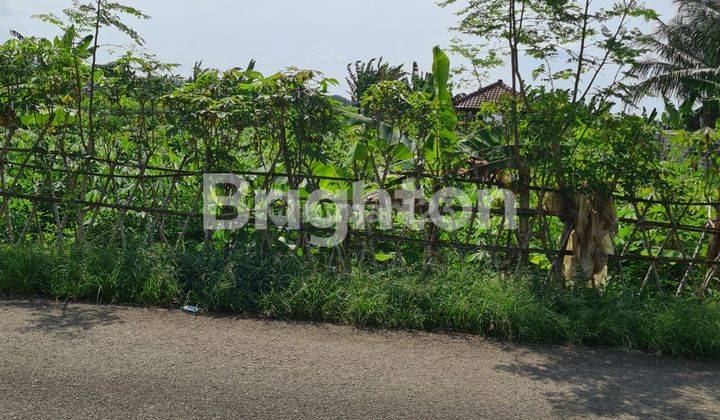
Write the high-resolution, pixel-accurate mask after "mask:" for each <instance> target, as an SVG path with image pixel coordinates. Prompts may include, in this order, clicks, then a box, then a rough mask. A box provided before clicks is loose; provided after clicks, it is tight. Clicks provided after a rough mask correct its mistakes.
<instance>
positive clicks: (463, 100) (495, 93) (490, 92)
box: [455, 80, 513, 111]
mask: <svg viewBox="0 0 720 420" xmlns="http://www.w3.org/2000/svg"><path fill="white" fill-rule="evenodd" d="M512 94H513V90H512V89H511V88H510V87H509V86H508V85H506V84H505V83H503V81H502V80H498V81H497V82H495V83H493V84H490V85H487V86H485V87H482V88H480V89H478V90H476V91H475V92H473V93H470V94H467V95H464V96H458V97H456V98H455V109H457V110H458V111H477V110H479V109H480V106H481V105H482V104H483V103H485V102H497V101H498V100H499V99H500V98H501V97H502V96H504V95H512Z"/></svg>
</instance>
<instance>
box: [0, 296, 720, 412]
mask: <svg viewBox="0 0 720 420" xmlns="http://www.w3.org/2000/svg"><path fill="white" fill-rule="evenodd" d="M0 416H2V417H33V418H35V417H41V418H69V417H103V418H108V417H112V418H121V417H122V418H126V417H132V418H135V417H146V418H150V417H152V418H158V417H159V418H177V417H180V418H187V417H222V418H227V417H243V418H278V417H283V418H287V417H301V418H306V417H313V418H316V417H322V418H329V417H331V418H337V417H343V418H345V417H350V418H370V417H372V418H379V417H383V418H384V417H406V418H417V417H422V418H428V417H443V418H457V417H493V418H508V417H513V418H517V417H519V418H538V417H543V418H544V417H568V416H573V417H574V416H592V417H636V416H639V417H648V416H666V417H720V364H718V363H709V362H689V361H677V360H672V359H667V358H661V357H656V356H650V355H642V354H635V353H627V352H622V351H618V350H605V349H587V348H566V347H556V346H524V345H516V344H504V343H498V342H495V341H490V340H486V339H482V338H480V337H468V336H458V335H454V336H451V335H441V334H425V333H404V332H385V331H368V330H359V329H356V328H351V327H343V326H333V325H314V324H306V323H286V322H270V321H263V320H255V319H241V318H228V317H225V318H219V317H218V318H215V317H203V316H191V315H187V314H185V313H182V312H179V311H170V310H162V309H146V308H130V307H117V306H95V305H84V304H70V305H69V306H68V307H67V309H66V310H65V311H63V309H62V305H60V304H57V303H55V302H50V301H43V300H0Z"/></svg>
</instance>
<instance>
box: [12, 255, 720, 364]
mask: <svg viewBox="0 0 720 420" xmlns="http://www.w3.org/2000/svg"><path fill="white" fill-rule="evenodd" d="M621 286H622V285H617V284H616V285H615V287H611V288H610V289H609V290H607V291H606V292H605V293H603V294H600V293H597V292H595V291H592V290H577V291H569V290H564V289H562V288H559V287H554V286H552V285H548V284H547V283H546V281H545V279H544V278H543V279H538V278H534V277H532V276H528V277H526V278H524V279H520V280H518V279H513V278H512V277H504V276H503V275H502V274H499V273H496V272H494V271H492V270H489V269H483V268H478V267H476V266H475V267H470V266H464V265H462V264H454V263H446V264H442V265H440V266H439V267H436V268H434V269H433V270H432V272H430V273H425V274H423V273H422V270H421V269H419V268H417V267H413V266H402V265H396V266H387V267H383V266H371V267H367V266H363V265H360V264H356V265H354V268H351V269H350V270H349V271H348V272H337V271H335V270H332V269H329V268H327V261H325V260H324V261H320V260H319V259H314V258H305V259H300V258H296V257H291V256H289V255H288V254H287V253H267V254H265V253H259V252H256V251H254V250H253V248H252V247H248V248H247V249H245V250H236V251H234V252H232V253H230V254H223V253H219V252H216V251H213V250H206V249H203V250H199V251H196V250H193V251H186V252H183V253H180V254H179V255H178V254H176V253H175V252H172V251H171V250H168V249H165V248H162V247H152V248H149V249H129V250H119V249H117V248H115V247H112V246H102V247H98V246H95V247H89V248H87V249H85V250H84V251H82V252H81V251H63V252H59V251H56V250H51V249H47V248H41V247H12V246H2V247H0V293H3V294H10V295H27V294H43V295H47V296H51V297H54V298H59V299H70V300H90V301H94V302H102V303H133V304H144V305H160V306H174V305H179V304H183V303H190V304H195V305H198V306H200V307H201V308H203V309H204V310H206V311H210V312H232V313H249V314H257V315H262V316H269V317H274V318H280V319H299V320H312V321H327V322H336V323H347V324H352V325H358V326H368V327H381V328H400V329H411V330H428V331H453V332H464V333H472V334H483V335H487V336H491V337H497V338H501V339H508V340H515V341H524V342H542V343H559V344H577V345H593V346H616V347H623V348H627V349H636V350H643V351H649V352H658V353H663V354H667V355H672V356H681V357H693V358H712V359H720V305H719V303H718V301H717V299H706V300H703V301H701V300H696V299H674V298H672V297H658V296H653V295H643V294H640V293H637V292H636V291H633V290H632V289H630V288H628V287H625V288H624V290H621V289H623V287H621Z"/></svg>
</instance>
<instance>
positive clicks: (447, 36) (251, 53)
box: [0, 0, 674, 96]
mask: <svg viewBox="0 0 720 420" xmlns="http://www.w3.org/2000/svg"><path fill="white" fill-rule="evenodd" d="M121 2H122V3H124V4H127V5H129V6H133V7H136V8H138V9H140V10H142V11H143V12H144V13H145V14H148V15H150V16H151V17H152V19H151V20H149V21H138V22H132V23H133V24H132V25H131V26H133V27H134V28H135V29H136V30H138V32H139V33H140V34H141V35H142V36H143V38H145V40H146V45H145V48H146V49H147V50H148V51H150V52H152V53H154V54H156V55H157V57H158V58H159V59H160V60H162V61H165V62H171V63H178V64H180V65H181V67H180V69H179V70H178V72H180V73H181V74H189V72H190V70H191V69H192V67H193V64H194V63H195V62H196V61H202V62H203V65H204V66H207V67H215V68H219V69H227V68H231V67H235V66H241V67H244V66H245V65H246V64H247V63H248V62H249V61H250V60H251V59H255V60H256V61H257V63H258V66H257V68H258V69H259V70H260V71H263V72H275V71H278V70H282V69H284V68H286V67H289V66H295V67H299V68H310V69H315V70H319V71H321V72H323V74H324V75H325V76H327V77H332V78H335V79H338V80H339V81H340V82H341V84H340V86H338V87H337V88H334V92H333V93H337V94H342V95H345V96H348V94H347V85H346V83H345V80H344V79H345V77H346V75H347V69H346V66H347V64H348V63H351V62H354V61H356V60H369V59H370V58H373V57H384V59H385V61H387V62H390V63H393V64H395V63H397V64H400V63H404V64H405V65H406V68H407V69H410V68H411V67H410V66H411V63H412V62H413V61H417V62H418V63H419V64H420V67H421V68H422V69H424V70H428V69H429V68H430V67H431V64H432V47H433V46H435V45H440V46H441V47H447V46H448V45H449V44H450V41H451V39H452V38H453V37H455V36H457V34H455V33H453V32H452V31H450V30H449V28H451V27H452V26H453V25H455V24H456V23H457V17H456V16H454V13H453V12H454V11H453V10H452V9H448V8H440V7H438V6H437V5H436V2H435V0H125V1H121ZM611 3H612V1H611V0H595V5H598V6H603V5H605V6H608V5H610V4H611ZM70 4H71V0H0V39H3V38H5V37H7V36H8V35H9V31H10V30H11V29H12V30H16V31H18V32H19V33H21V34H24V35H35V36H52V35H55V34H57V30H56V29H55V28H54V27H52V26H51V25H49V24H46V23H43V22H40V21H38V20H36V19H33V18H32V15H33V14H35V13H46V12H53V13H55V14H58V15H60V14H61V11H62V9H63V8H65V7H67V6H68V5H70ZM646 4H647V5H648V6H650V7H652V8H654V9H656V10H657V11H658V12H659V13H660V14H661V15H662V16H663V17H664V18H667V17H669V16H672V14H673V12H674V8H673V6H672V4H671V0H650V1H647V2H646ZM101 36H103V37H104V38H103V39H102V40H101V42H108V43H112V44H115V43H123V42H126V41H125V40H124V38H122V37H119V36H117V35H115V34H111V33H105V34H101ZM455 63H457V61H455ZM508 73H509V71H508V70H507V69H506V68H498V69H495V70H493V71H492V72H491V74H490V78H489V79H490V81H493V80H496V79H504V80H508V79H509V75H508Z"/></svg>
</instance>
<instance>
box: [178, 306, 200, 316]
mask: <svg viewBox="0 0 720 420" xmlns="http://www.w3.org/2000/svg"><path fill="white" fill-rule="evenodd" d="M182 310H183V311H185V312H187V313H189V314H193V315H197V314H199V313H200V308H198V307H197V306H192V305H185V306H183V307H182Z"/></svg>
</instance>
